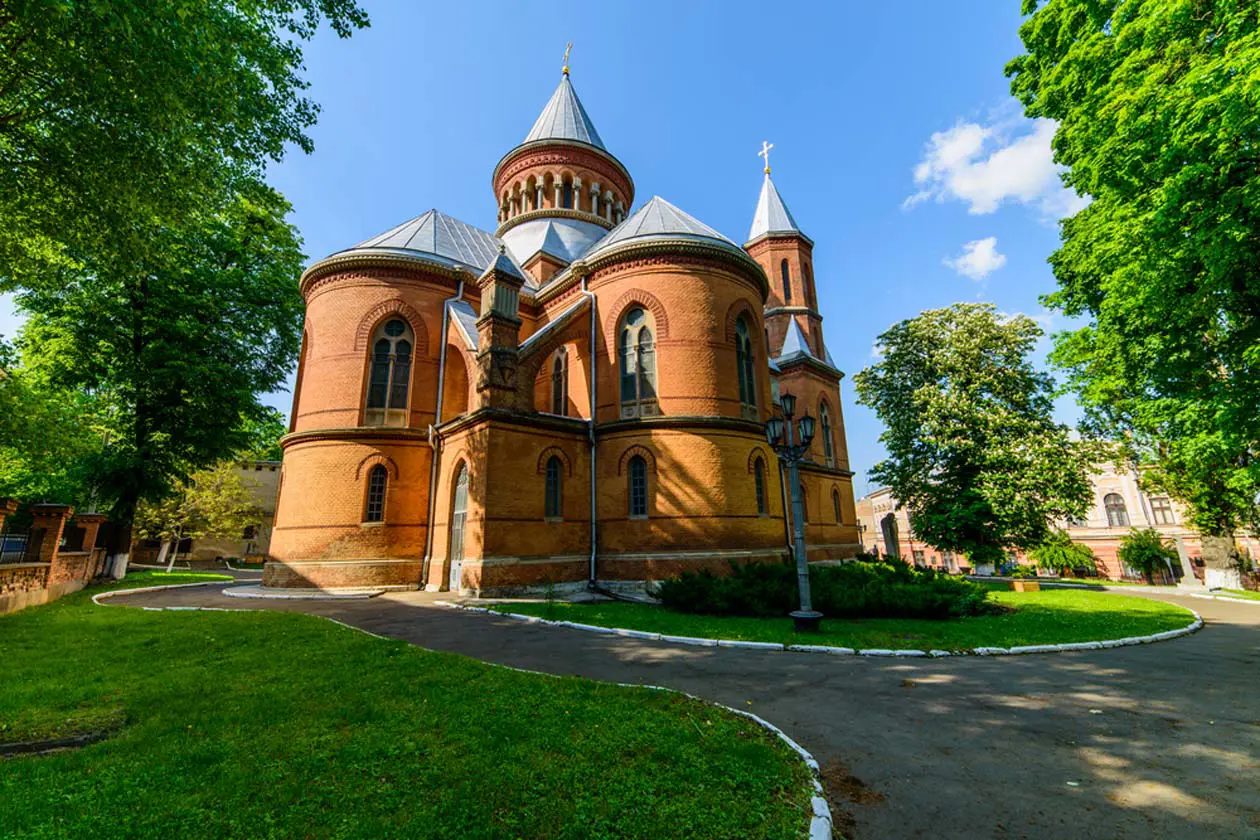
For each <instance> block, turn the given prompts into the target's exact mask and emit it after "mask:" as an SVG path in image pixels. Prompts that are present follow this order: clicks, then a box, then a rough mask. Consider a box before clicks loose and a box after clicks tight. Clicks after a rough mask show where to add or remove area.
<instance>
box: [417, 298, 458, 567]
mask: <svg viewBox="0 0 1260 840" xmlns="http://www.w3.org/2000/svg"><path fill="white" fill-rule="evenodd" d="M463 296H464V277H463V275H462V274H461V275H460V278H459V288H457V289H456V290H455V296H454V297H448V298H447V299H446V300H444V301H442V346H441V350H440V352H439V354H438V380H437V405H436V407H435V408H434V410H433V422H432V423H430V424H429V448H430V449H432V450H433V457H432V460H431V461H430V463H429V517H428V522H427V523H426V524H427V525H428V527H427V528H425V529H424V565H423V566H422V567H421V572H420V583H421V586H422V587H423V588H425V589H427V588H428V587H429V567H430V566H431V565H432V562H433V515H434V513H436V510H435V508H436V507H437V478H438V460H439V459H438V455H439V454H441V451H442V436H441V435H440V434H438V433H437V427H438V426H440V425H442V387H443V385H444V384H445V383H446V335H447V332H448V331H449V329H450V323H451V304H452V303H454V302H455V301H457V300H459V299H460V298H462V297H463Z"/></svg>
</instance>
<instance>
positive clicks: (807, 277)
mask: <svg viewBox="0 0 1260 840" xmlns="http://www.w3.org/2000/svg"><path fill="white" fill-rule="evenodd" d="M801 280H802V281H803V282H804V283H805V300H806V301H808V302H809V308H810V309H817V308H818V290H817V289H815V288H814V273H813V272H812V271H810V270H809V263H801Z"/></svg>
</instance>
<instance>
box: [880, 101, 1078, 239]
mask: <svg viewBox="0 0 1260 840" xmlns="http://www.w3.org/2000/svg"><path fill="white" fill-rule="evenodd" d="M1055 128H1056V124H1055V122H1054V121H1053V120H1046V119H1038V120H1028V119H1024V118H1023V117H1020V116H1010V115H1009V114H1004V113H1001V112H999V113H998V114H997V115H996V116H995V117H994V119H993V120H992V121H991V122H990V123H989V124H988V125H982V124H980V123H976V122H964V121H962V120H959V121H958V122H957V123H955V125H954V126H953V128H950V129H948V130H946V131H938V132H936V133H935V134H933V135H932V136H931V138H930V139H929V140H928V142H927V144H926V145H925V146H924V151H923V160H921V161H919V163H918V164H916V165H915V167H914V183H915V186H916V187H917V188H918V191H917V192H915V194H914V195H912V196H910V197H909V198H907V199H906V200H905V201H903V202H902V205H901V206H902V208H903V209H909V208H911V207H913V206H915V205H916V204H919V203H920V202H923V201H926V200H928V199H929V198H931V199H935V200H936V201H938V202H944V201H951V200H954V201H962V202H964V203H966V204H967V205H968V206H967V212H969V213H972V214H974V215H983V214H985V213H992V212H994V211H995V210H997V209H998V207H1000V206H1001V205H1002V203H1003V202H1006V201H1012V200H1013V201H1017V202H1019V203H1021V204H1026V205H1029V206H1033V207H1036V208H1038V209H1039V210H1041V211H1042V212H1043V213H1045V214H1046V215H1048V216H1053V217H1054V218H1061V217H1063V216H1070V215H1072V214H1073V213H1076V212H1077V211H1078V210H1080V209H1081V208H1082V207H1084V206H1085V205H1086V204H1088V200H1086V199H1083V198H1081V197H1080V196H1078V195H1076V194H1075V193H1074V192H1072V191H1071V190H1068V189H1066V188H1065V187H1064V186H1063V184H1062V183H1061V182H1060V180H1059V172H1060V171H1061V170H1062V167H1059V166H1056V165H1055V163H1054V156H1053V153H1052V152H1051V149H1050V141H1051V139H1052V138H1053V137H1054V131H1055Z"/></svg>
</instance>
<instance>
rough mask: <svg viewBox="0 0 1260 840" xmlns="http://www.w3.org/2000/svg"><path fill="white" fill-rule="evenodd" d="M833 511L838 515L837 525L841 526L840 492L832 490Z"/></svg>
mask: <svg viewBox="0 0 1260 840" xmlns="http://www.w3.org/2000/svg"><path fill="white" fill-rule="evenodd" d="M831 510H832V512H833V513H834V514H835V515H836V524H837V525H839V524H840V521H841V519H840V491H839V490H837V489H834V488H833V489H832V491H831Z"/></svg>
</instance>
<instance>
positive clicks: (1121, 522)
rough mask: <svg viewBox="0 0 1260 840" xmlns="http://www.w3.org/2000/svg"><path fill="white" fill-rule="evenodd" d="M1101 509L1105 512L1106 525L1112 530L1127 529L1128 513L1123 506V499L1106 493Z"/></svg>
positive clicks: (1114, 494)
mask: <svg viewBox="0 0 1260 840" xmlns="http://www.w3.org/2000/svg"><path fill="white" fill-rule="evenodd" d="M1103 507H1104V508H1105V509H1106V510H1107V524H1108V525H1110V526H1111V527H1112V528H1127V527H1128V525H1129V511H1128V510H1127V509H1126V508H1125V506H1124V499H1122V498H1120V494H1119V493H1108V494H1107V495H1106V496H1103Z"/></svg>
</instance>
